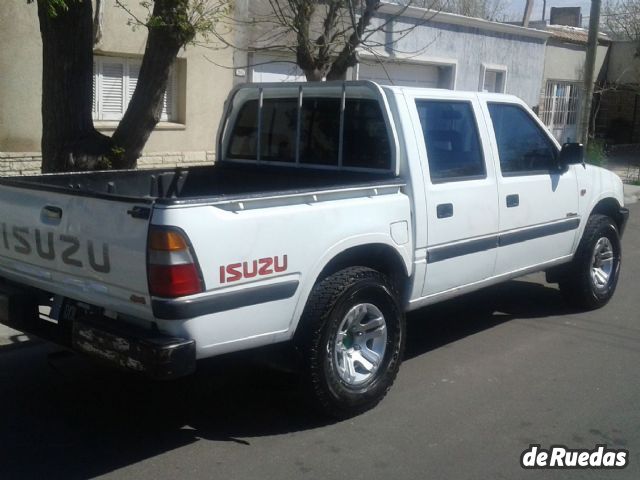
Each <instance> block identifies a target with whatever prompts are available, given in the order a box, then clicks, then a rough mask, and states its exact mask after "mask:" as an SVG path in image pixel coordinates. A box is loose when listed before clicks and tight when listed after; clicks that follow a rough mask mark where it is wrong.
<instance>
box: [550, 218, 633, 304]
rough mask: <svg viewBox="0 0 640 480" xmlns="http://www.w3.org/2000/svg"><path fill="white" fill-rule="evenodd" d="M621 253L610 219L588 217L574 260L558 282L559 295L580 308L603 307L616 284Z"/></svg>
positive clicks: (615, 228) (616, 232) (618, 239)
mask: <svg viewBox="0 0 640 480" xmlns="http://www.w3.org/2000/svg"><path fill="white" fill-rule="evenodd" d="M621 253H622V252H621V247H620V235H619V234H618V228H617V227H616V224H615V223H614V222H613V220H612V219H611V218H610V217H608V216H606V215H599V214H595V215H591V217H589V220H588V222H587V226H586V227H585V230H584V234H583V236H582V240H581V241H580V244H579V245H578V249H577V251H576V254H575V256H574V259H573V261H572V263H571V264H570V265H569V267H568V268H567V270H566V272H565V274H564V275H563V276H562V278H561V280H560V282H559V286H560V291H561V293H562V294H563V295H564V297H565V298H566V299H567V300H568V301H569V302H570V303H572V304H573V305H575V306H577V307H579V308H585V309H588V310H591V309H595V308H599V307H602V306H604V305H605V304H606V303H607V302H608V301H609V300H610V299H611V297H613V294H614V292H615V290H616V286H617V284H618V276H619V274H620V264H621V259H622V258H621V257H622V255H621Z"/></svg>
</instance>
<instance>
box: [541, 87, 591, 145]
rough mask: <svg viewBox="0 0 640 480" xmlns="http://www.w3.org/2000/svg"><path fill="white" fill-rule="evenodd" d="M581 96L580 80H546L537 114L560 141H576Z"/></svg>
mask: <svg viewBox="0 0 640 480" xmlns="http://www.w3.org/2000/svg"><path fill="white" fill-rule="evenodd" d="M581 97H582V84H581V83H580V82H564V81H557V80H547V84H546V86H545V90H544V94H543V95H542V99H541V101H540V112H539V115H540V118H541V119H542V121H543V123H544V124H545V125H546V126H547V128H548V129H549V130H550V131H551V133H552V134H553V136H554V137H556V139H558V141H559V142H560V143H565V142H575V141H577V137H578V119H579V114H580V98H581Z"/></svg>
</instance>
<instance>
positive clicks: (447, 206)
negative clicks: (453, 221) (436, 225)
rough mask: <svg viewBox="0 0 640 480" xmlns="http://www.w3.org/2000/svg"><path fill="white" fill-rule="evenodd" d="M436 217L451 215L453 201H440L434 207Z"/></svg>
mask: <svg viewBox="0 0 640 480" xmlns="http://www.w3.org/2000/svg"><path fill="white" fill-rule="evenodd" d="M436 214H437V215H438V218H449V217H453V203H441V204H440V205H438V206H437V207H436Z"/></svg>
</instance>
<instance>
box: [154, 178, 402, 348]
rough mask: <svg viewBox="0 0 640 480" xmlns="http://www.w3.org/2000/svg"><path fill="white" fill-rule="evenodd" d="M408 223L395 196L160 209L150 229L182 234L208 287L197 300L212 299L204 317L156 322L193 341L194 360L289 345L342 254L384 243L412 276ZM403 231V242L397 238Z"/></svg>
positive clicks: (172, 332)
mask: <svg viewBox="0 0 640 480" xmlns="http://www.w3.org/2000/svg"><path fill="white" fill-rule="evenodd" d="M410 220H411V219H410V208H409V198H408V197H407V196H406V195H404V194H403V193H401V192H398V191H397V189H396V193H391V194H381V195H377V196H376V195H374V196H362V197H359V198H350V199H348V200H328V201H318V202H313V201H311V202H309V203H301V202H297V203H294V204H291V205H282V206H275V207H274V206H271V207H269V208H251V209H246V210H234V209H231V210H230V209H224V208H221V207H220V206H213V205H209V206H207V205H204V206H194V207H183V208H179V207H176V208H164V209H163V208H158V209H156V210H155V211H154V215H153V218H152V224H154V225H172V226H176V227H179V228H181V229H183V230H184V231H185V232H186V233H187V235H188V236H189V239H190V241H191V243H192V245H193V248H194V251H195V254H196V256H197V257H198V262H199V265H200V268H201V271H202V276H203V279H204V283H205V288H206V292H205V293H204V294H201V295H198V296H196V298H200V299H203V298H208V299H211V301H208V305H210V307H209V312H206V311H203V312H199V313H201V314H200V315H199V316H197V317H195V318H191V319H188V320H158V323H159V325H160V327H161V330H164V331H166V332H167V333H170V334H172V335H177V336H181V337H186V338H197V355H198V357H199V358H204V357H208V356H212V355H216V354H220V353H223V352H226V351H232V350H238V349H242V348H249V347H252V346H256V345H263V344H267V343H272V342H275V341H279V340H285V339H287V338H290V337H291V336H292V335H293V332H294V331H295V328H296V326H297V322H298V319H299V317H300V314H301V312H302V309H303V307H304V304H305V303H306V299H307V297H308V295H309V292H310V291H311V288H312V287H313V285H314V283H315V282H316V280H317V277H318V275H319V274H320V272H321V271H322V269H323V268H324V266H325V265H326V264H327V263H328V262H329V261H330V260H331V259H332V258H334V257H335V255H337V254H339V253H340V252H342V251H344V250H346V249H347V248H350V247H353V246H356V245H366V244H369V243H384V244H387V245H389V246H391V247H392V248H394V249H395V250H396V251H397V252H398V253H399V256H400V257H401V258H402V259H403V262H404V264H405V267H406V270H407V272H410V271H411V265H412V253H413V242H412V239H411V235H410V234H409V228H410V225H411V223H410ZM294 225H295V228H293V226H294ZM394 225H395V226H394ZM398 225H400V227H398ZM403 225H405V226H406V232H407V234H406V235H405V236H404V237H403V236H402V235H399V234H398V233H397V232H398V229H399V228H400V229H401V228H402V226H403ZM392 229H393V230H394V234H392ZM394 238H395V240H394ZM221 305H222V307H221ZM225 305H227V306H228V307H229V308H228V309H226V308H227V307H225ZM221 308H223V309H224V310H222V311H217V310H220V309H221Z"/></svg>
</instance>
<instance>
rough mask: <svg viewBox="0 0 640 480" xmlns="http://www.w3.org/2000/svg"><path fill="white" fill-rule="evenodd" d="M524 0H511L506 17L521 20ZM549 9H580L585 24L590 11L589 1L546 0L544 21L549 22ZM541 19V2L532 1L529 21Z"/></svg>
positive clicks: (537, 0)
mask: <svg viewBox="0 0 640 480" xmlns="http://www.w3.org/2000/svg"><path fill="white" fill-rule="evenodd" d="M526 3H527V2H526V1H525V0H511V5H510V6H509V8H508V10H507V15H509V17H513V19H514V20H522V14H523V13H524V6H525V5H526ZM551 7H581V8H582V18H583V23H585V24H587V23H588V21H589V10H590V9H591V1H590V0H547V15H546V17H545V18H546V19H547V20H549V12H550V11H551ZM541 18H542V0H534V4H533V10H532V12H531V20H540V19H541Z"/></svg>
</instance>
